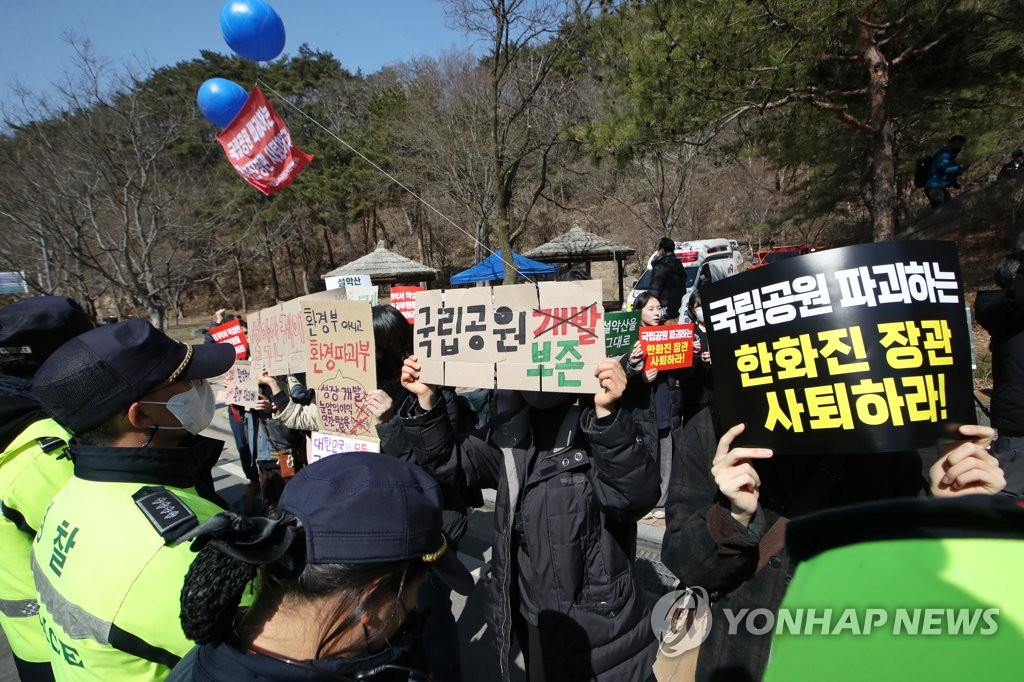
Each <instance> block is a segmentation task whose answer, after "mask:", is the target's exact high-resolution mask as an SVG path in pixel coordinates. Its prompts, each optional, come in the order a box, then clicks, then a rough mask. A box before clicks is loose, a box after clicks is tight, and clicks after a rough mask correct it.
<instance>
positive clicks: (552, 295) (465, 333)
mask: <svg viewBox="0 0 1024 682" xmlns="http://www.w3.org/2000/svg"><path fill="white" fill-rule="evenodd" d="M603 318H604V308H603V307H602V304H601V282H600V281H599V280H588V281H582V282H541V283H539V284H515V285H508V286H497V287H477V288H473V289H447V290H438V291H421V292H420V293H418V294H417V295H416V324H415V352H416V355H417V356H418V357H419V359H420V362H421V364H422V367H423V371H422V373H421V378H422V379H423V381H425V382H427V383H432V384H440V385H448V386H465V387H473V388H494V387H497V388H508V389H520V390H533V391H556V392H561V393H594V392H596V391H598V390H599V388H600V387H599V385H598V383H597V379H596V378H595V377H594V369H595V368H596V367H597V365H598V363H599V362H600V361H601V360H602V359H604V323H603Z"/></svg>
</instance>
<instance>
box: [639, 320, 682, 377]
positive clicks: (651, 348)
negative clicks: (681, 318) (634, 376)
mask: <svg viewBox="0 0 1024 682" xmlns="http://www.w3.org/2000/svg"><path fill="white" fill-rule="evenodd" d="M640 347H641V348H643V351H644V369H645V370H647V369H657V370H661V371H664V370H669V369H681V368H683V367H689V366H691V365H692V364H693V325H692V324H664V325H660V326H656V327H640Z"/></svg>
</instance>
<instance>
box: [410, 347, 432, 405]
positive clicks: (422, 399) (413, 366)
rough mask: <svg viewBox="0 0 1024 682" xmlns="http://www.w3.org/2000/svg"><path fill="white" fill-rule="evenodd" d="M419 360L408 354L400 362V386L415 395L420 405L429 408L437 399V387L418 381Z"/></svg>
mask: <svg viewBox="0 0 1024 682" xmlns="http://www.w3.org/2000/svg"><path fill="white" fill-rule="evenodd" d="M420 369H421V368H420V360H419V358H417V357H416V356H415V355H410V356H409V357H407V358H406V359H405V362H404V363H403V364H402V379H401V381H402V386H404V387H405V390H407V391H409V393H412V394H413V395H414V396H416V400H418V401H419V403H420V407H422V408H423V409H424V410H429V409H430V408H432V407H433V406H434V401H435V400H436V399H437V389H436V388H434V387H433V386H431V385H430V384H424V383H423V382H421V381H420Z"/></svg>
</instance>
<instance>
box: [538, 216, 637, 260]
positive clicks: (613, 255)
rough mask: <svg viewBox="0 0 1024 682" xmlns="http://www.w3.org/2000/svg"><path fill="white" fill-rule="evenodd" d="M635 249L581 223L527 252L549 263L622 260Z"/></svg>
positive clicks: (634, 251)
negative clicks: (605, 236) (588, 229)
mask: <svg viewBox="0 0 1024 682" xmlns="http://www.w3.org/2000/svg"><path fill="white" fill-rule="evenodd" d="M634 253H636V250H635V249H632V248H630V247H628V246H623V245H622V244H616V243H615V242H613V241H612V240H610V239H606V238H604V237H599V236H597V235H596V234H593V233H592V232H587V231H586V230H584V229H583V228H582V227H580V226H579V225H574V226H573V227H572V229H571V230H569V231H568V232H566V233H564V234H561V235H559V236H557V237H555V238H554V239H552V240H551V241H549V242H548V243H547V244H542V245H540V246H538V247H537V248H535V249H533V250H532V251H527V252H526V254H525V255H526V257H527V258H533V259H534V260H539V261H544V262H547V263H559V262H579V261H602V260H620V259H624V258H627V257H629V256H632V255H633V254H634Z"/></svg>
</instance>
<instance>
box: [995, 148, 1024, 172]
mask: <svg viewBox="0 0 1024 682" xmlns="http://www.w3.org/2000/svg"><path fill="white" fill-rule="evenodd" d="M1021 178H1024V149H1014V150H1013V153H1012V154H1011V155H1010V160H1009V161H1007V162H1006V163H1005V164H1004V165H1003V167H1002V168H1001V169H1000V170H999V175H997V176H996V179H997V180H1020V179H1021Z"/></svg>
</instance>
